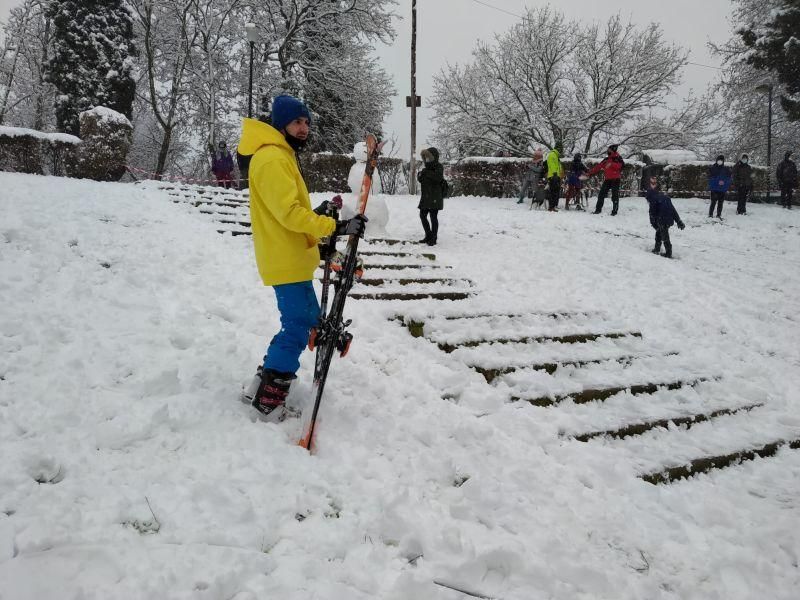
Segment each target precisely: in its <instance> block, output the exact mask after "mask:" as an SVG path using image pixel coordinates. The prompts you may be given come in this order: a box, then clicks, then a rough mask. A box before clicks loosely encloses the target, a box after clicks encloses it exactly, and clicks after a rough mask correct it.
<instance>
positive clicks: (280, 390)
mask: <svg viewBox="0 0 800 600" xmlns="http://www.w3.org/2000/svg"><path fill="white" fill-rule="evenodd" d="M310 125H311V113H310V111H309V110H308V107H307V106H306V105H305V104H303V102H302V101H300V100H298V99H297V98H293V97H291V96H278V97H276V98H274V100H273V102H272V116H271V124H267V123H264V122H262V121H258V120H255V119H244V121H243V124H242V137H241V140H240V142H239V153H240V154H242V155H244V156H250V157H251V158H250V171H249V178H250V221H251V227H252V230H253V244H254V246H255V254H256V264H257V265H258V272H259V274H260V275H261V279H262V281H263V282H264V285H268V286H272V288H273V289H274V290H275V298H276V300H277V302H278V311H279V312H280V315H281V330H280V331H279V332H278V333H277V334H276V335H275V336H274V337H273V338H272V341H271V342H270V344H269V347H268V348H267V353H266V355H265V356H264V363H263V365H262V367H261V369H260V371H259V373H258V374H257V375H256V380H255V381H254V385H251V387H250V390H249V393H247V394H246V395H247V396H248V397H249V396H250V395H251V394H252V397H253V406H254V407H255V408H256V409H258V410H259V411H260V412H262V413H263V414H269V413H271V412H272V411H274V410H275V409H276V408H279V407H282V406H283V405H284V403H285V400H286V396H287V394H288V393H289V386H290V384H291V382H292V380H293V379H295V377H296V376H295V373H296V372H297V370H298V369H299V368H300V354H302V352H303V349H304V348H305V347H306V344H307V342H308V334H309V330H310V329H311V328H312V327H314V326H315V325H316V324H317V322H318V320H319V311H320V307H319V302H318V301H317V296H316V293H315V292H314V287H313V284H312V281H313V278H314V271H315V270H316V268H317V266H318V265H319V261H320V255H319V248H318V243H319V241H320V240H321V239H322V238H325V237H328V236H330V235H359V236H360V235H363V233H364V223H365V220H366V219H364V218H363V217H361V216H360V215H359V216H357V217H356V218H353V219H350V220H349V221H341V222H337V221H336V220H335V219H333V218H331V217H328V216H325V215H324V213H325V212H326V210H325V208H326V207H325V204H326V203H323V206H320V207H318V208H317V209H316V210H311V199H310V198H309V195H308V189H307V188H306V184H305V182H304V181H303V176H302V174H301V173H300V168H299V166H298V162H297V154H296V153H297V152H299V151H300V150H302V149H303V148H304V147H305V145H306V142H307V141H308V135H309V128H310ZM256 385H257V387H256Z"/></svg>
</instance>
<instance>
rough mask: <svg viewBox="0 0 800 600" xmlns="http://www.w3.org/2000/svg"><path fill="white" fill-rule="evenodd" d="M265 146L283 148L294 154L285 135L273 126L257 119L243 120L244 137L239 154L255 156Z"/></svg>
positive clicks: (242, 137) (241, 140)
mask: <svg viewBox="0 0 800 600" xmlns="http://www.w3.org/2000/svg"><path fill="white" fill-rule="evenodd" d="M263 146H283V147H284V148H286V150H288V151H289V152H294V151H293V150H292V148H291V147H290V146H289V144H288V143H287V142H286V138H285V137H283V134H282V133H281V132H280V131H278V130H277V129H275V128H274V127H273V126H272V125H267V124H266V123H263V122H262V121H259V120H257V119H243V120H242V136H241V138H240V139H239V147H238V152H239V154H241V155H242V156H253V154H255V153H256V151H257V150H259V148H261V147H263Z"/></svg>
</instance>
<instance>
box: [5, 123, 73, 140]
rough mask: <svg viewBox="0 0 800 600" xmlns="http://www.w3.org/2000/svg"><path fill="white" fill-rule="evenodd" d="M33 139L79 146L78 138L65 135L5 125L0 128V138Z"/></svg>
mask: <svg viewBox="0 0 800 600" xmlns="http://www.w3.org/2000/svg"><path fill="white" fill-rule="evenodd" d="M24 136H27V137H33V138H36V139H39V140H45V141H48V142H59V143H62V144H80V143H81V140H80V138H77V137H75V136H74V135H69V134H67V133H47V132H44V131H37V130H35V129H26V128H24V127H8V126H5V125H2V126H0V137H24Z"/></svg>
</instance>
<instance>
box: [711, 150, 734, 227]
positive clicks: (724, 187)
mask: <svg viewBox="0 0 800 600" xmlns="http://www.w3.org/2000/svg"><path fill="white" fill-rule="evenodd" d="M731 183H733V174H732V173H731V169H730V167H726V166H725V157H724V156H723V155H722V154H720V155H719V156H718V157H717V160H716V161H715V162H714V164H713V165H711V167H710V168H709V169H708V189H709V190H710V191H711V204H710V205H709V207H708V216H709V217H713V216H714V206H716V207H717V218H718V219H721V218H722V205H723V204H724V203H725V194H726V193H727V192H728V190H729V189H730V187H731Z"/></svg>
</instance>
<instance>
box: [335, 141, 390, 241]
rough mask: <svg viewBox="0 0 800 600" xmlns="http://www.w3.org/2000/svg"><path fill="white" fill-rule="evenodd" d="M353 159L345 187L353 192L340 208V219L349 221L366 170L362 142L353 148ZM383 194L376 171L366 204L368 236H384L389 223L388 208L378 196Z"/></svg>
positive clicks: (364, 150) (365, 151)
mask: <svg viewBox="0 0 800 600" xmlns="http://www.w3.org/2000/svg"><path fill="white" fill-rule="evenodd" d="M353 157H354V158H355V159H356V162H355V164H354V165H353V166H352V167H351V168H350V174H349V175H348V176H347V185H349V186H350V190H351V191H352V192H353V193H352V194H351V195H350V196H347V197H345V199H344V206H343V207H342V218H344V219H351V218H353V217H354V216H355V215H356V213H357V212H358V198H359V194H360V192H361V183H362V181H363V180H364V171H365V170H366V168H367V145H366V144H365V143H364V142H358V143H357V144H356V145H355V146H354V147H353ZM381 192H383V189H382V188H381V178H380V177H379V176H378V170H377V169H375V172H374V173H373V174H372V190H371V192H370V195H369V201H368V202H367V217H369V221H367V229H366V234H367V235H368V236H372V237H375V236H381V235H386V224H387V223H388V222H389V207H388V206H387V205H386V200H385V199H384V198H383V196H381V195H379V194H381Z"/></svg>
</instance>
